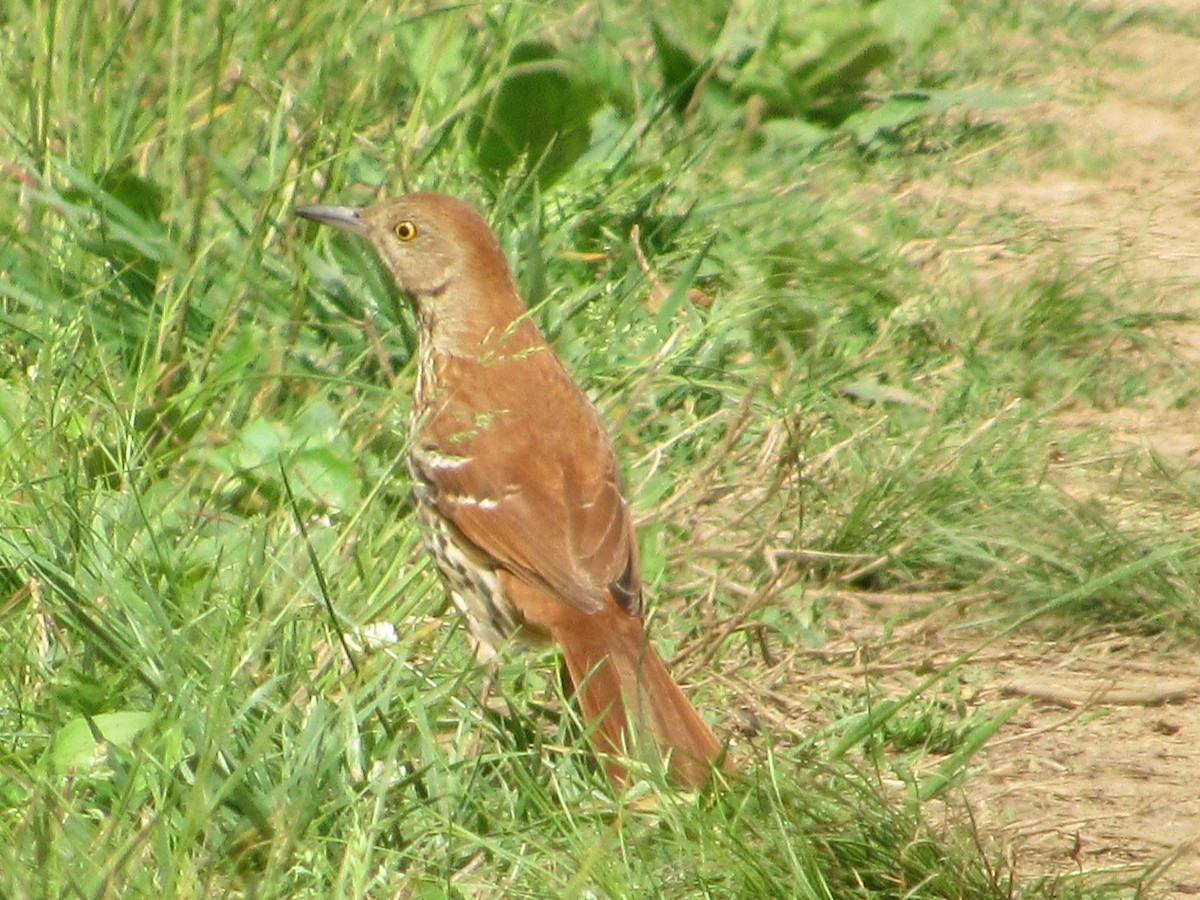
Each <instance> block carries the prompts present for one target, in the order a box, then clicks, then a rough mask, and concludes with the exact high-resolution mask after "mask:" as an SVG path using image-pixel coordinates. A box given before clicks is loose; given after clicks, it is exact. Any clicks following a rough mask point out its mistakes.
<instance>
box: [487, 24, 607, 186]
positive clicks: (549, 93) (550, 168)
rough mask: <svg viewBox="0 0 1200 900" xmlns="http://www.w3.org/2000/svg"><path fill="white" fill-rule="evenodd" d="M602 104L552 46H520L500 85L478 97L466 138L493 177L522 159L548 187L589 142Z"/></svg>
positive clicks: (514, 51) (541, 42)
mask: <svg viewBox="0 0 1200 900" xmlns="http://www.w3.org/2000/svg"><path fill="white" fill-rule="evenodd" d="M599 108H600V96H599V93H598V92H597V91H596V90H595V89H594V88H593V86H592V85H591V84H590V82H589V81H588V79H587V78H586V77H585V76H584V74H583V72H582V71H581V70H580V68H579V67H578V66H576V65H575V64H574V63H572V62H571V61H570V60H568V59H566V58H564V57H562V56H560V55H559V53H558V50H557V49H556V48H555V47H554V45H553V44H550V43H549V42H545V41H533V42H527V43H523V44H518V45H517V46H516V47H515V48H514V49H513V52H512V56H511V58H510V68H509V69H508V71H507V72H506V73H505V75H504V77H503V78H502V79H501V81H500V84H499V86H498V87H497V88H496V89H495V90H494V91H492V92H491V93H489V94H487V95H486V96H485V97H484V98H483V99H482V100H481V101H480V103H479V106H478V108H477V109H476V111H475V116H474V117H473V119H472V120H471V122H470V124H469V126H468V129H467V140H468V141H469V142H470V144H471V146H472V148H473V149H474V151H475V156H476V159H477V160H478V162H479V165H480V166H481V167H482V168H483V169H485V170H486V171H488V172H490V173H491V174H492V175H493V176H495V177H497V178H501V177H503V176H504V175H505V174H507V173H508V172H509V170H511V169H512V168H513V167H514V166H515V165H517V163H518V162H521V161H522V160H524V162H525V164H526V165H527V166H528V167H529V168H530V169H531V170H534V171H535V172H536V177H537V179H538V182H539V183H540V184H541V185H542V186H543V187H545V186H547V185H549V184H551V183H553V182H554V181H556V180H557V179H558V178H559V177H561V176H562V175H563V174H564V173H565V172H566V171H567V170H568V169H570V168H571V166H572V165H573V164H574V163H575V161H576V160H577V159H579V157H580V156H582V155H583V153H584V152H585V151H586V150H587V148H588V147H589V146H590V144H591V126H590V124H589V120H590V119H591V116H592V114H593V113H595V112H596V111H597V110H598V109H599Z"/></svg>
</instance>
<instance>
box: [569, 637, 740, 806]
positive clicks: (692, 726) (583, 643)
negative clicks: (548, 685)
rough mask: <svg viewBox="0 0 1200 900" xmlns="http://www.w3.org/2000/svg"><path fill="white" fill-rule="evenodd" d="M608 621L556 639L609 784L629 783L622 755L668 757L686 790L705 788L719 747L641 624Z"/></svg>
mask: <svg viewBox="0 0 1200 900" xmlns="http://www.w3.org/2000/svg"><path fill="white" fill-rule="evenodd" d="M607 618H608V619H609V621H607V622H604V623H600V622H590V623H588V627H586V628H580V629H578V630H575V629H572V630H571V632H570V633H565V634H564V633H555V635H554V637H555V638H556V639H557V642H558V643H559V645H560V646H561V647H562V650H563V659H564V661H565V662H566V668H567V674H568V675H569V676H570V679H571V682H572V685H574V687H575V690H576V691H577V696H578V697H579V705H580V708H581V710H582V712H583V718H584V721H585V722H586V723H587V725H588V727H589V728H590V729H591V733H592V744H593V745H594V746H595V748H596V751H597V752H598V753H599V754H600V756H601V758H602V759H603V760H604V766H605V769H606V771H607V772H608V777H609V779H610V780H611V781H612V782H613V784H614V785H616V786H618V787H620V786H622V785H623V784H625V782H626V780H627V778H628V775H627V772H626V768H625V766H624V765H622V764H621V758H622V757H630V758H634V759H649V758H654V759H656V760H657V761H659V762H661V761H663V760H664V759H665V762H666V766H667V768H668V771H669V772H670V774H671V777H672V779H673V780H674V781H676V782H677V783H678V784H680V785H682V786H683V787H687V788H698V787H700V786H702V785H703V784H704V783H705V782H706V781H708V779H709V776H710V775H711V774H712V770H713V765H714V763H716V762H717V761H718V760H719V759H720V757H721V755H722V751H721V745H720V743H719V742H718V741H717V739H716V737H715V736H714V735H713V733H712V731H711V730H710V729H709V727H708V726H707V725H705V724H704V720H703V719H701V718H700V715H699V714H698V713H697V712H696V710H695V708H694V707H693V706H692V705H691V703H689V702H688V700H687V698H686V697H685V696H684V695H683V691H681V690H680V689H679V685H677V684H676V683H675V681H674V679H672V678H671V675H670V673H669V672H668V671H667V667H666V666H665V665H664V664H663V661H662V657H660V656H659V655H658V653H657V651H655V649H654V647H653V646H651V644H650V643H649V641H647V640H646V636H645V632H644V629H643V628H642V623H641V620H640V619H638V618H635V617H633V616H628V615H613V616H610V617H607Z"/></svg>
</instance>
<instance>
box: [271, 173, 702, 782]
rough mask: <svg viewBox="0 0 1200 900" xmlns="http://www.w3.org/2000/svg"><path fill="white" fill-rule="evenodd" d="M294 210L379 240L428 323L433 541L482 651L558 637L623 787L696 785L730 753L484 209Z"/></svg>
mask: <svg viewBox="0 0 1200 900" xmlns="http://www.w3.org/2000/svg"><path fill="white" fill-rule="evenodd" d="M295 213H296V214H297V215H298V216H300V217H302V218H304V219H308V220H311V221H313V222H317V223H321V224H323V225H329V226H332V227H334V228H337V229H340V230H341V231H345V232H349V233H350V234H353V235H356V236H357V237H359V238H362V239H364V240H366V241H367V242H368V243H369V244H370V245H371V247H372V248H373V249H374V251H375V253H376V255H377V256H378V258H379V260H380V262H381V263H382V265H383V267H384V268H385V269H386V270H387V272H388V273H390V275H391V277H392V278H393V280H394V281H395V283H396V286H397V287H398V288H399V290H400V291H401V292H402V293H403V294H405V295H406V296H407V297H408V299H409V301H410V302H411V304H412V307H413V310H414V313H415V318H416V322H417V333H418V338H417V367H416V379H415V386H414V392H413V407H412V416H411V435H410V439H409V456H408V465H409V469H410V472H411V475H412V480H413V484H414V489H413V490H414V495H415V501H416V502H415V504H414V506H415V509H416V514H417V516H418V517H419V524H420V526H421V533H422V538H423V543H424V545H425V548H426V549H427V550H428V551H429V553H430V555H431V556H432V558H433V560H434V563H435V567H436V569H437V571H438V573H439V574H440V577H441V580H442V581H443V583H444V585H445V587H446V589H447V592H448V594H449V596H450V599H451V600H452V602H453V604H454V606H455V607H456V608H457V609H458V610H459V611H460V612H461V613H462V614H463V616H464V617H465V619H466V624H467V627H468V630H469V632H470V634H471V636H472V639H473V642H474V644H475V648H476V653H477V656H478V658H479V659H481V660H483V661H487V660H489V659H492V658H493V657H494V656H495V655H496V654H497V652H499V651H500V649H501V647H503V646H505V645H507V644H509V643H510V642H514V641H515V642H518V643H519V642H525V643H528V644H534V645H538V644H540V645H545V644H546V643H552V644H554V645H557V647H558V648H559V651H560V652H561V654H562V660H563V663H564V664H565V665H564V668H565V672H564V682H565V685H564V686H565V687H566V688H567V690H568V691H569V692H570V696H572V697H573V698H574V699H575V700H576V701H577V703H578V707H579V709H580V711H581V713H582V717H583V721H584V724H585V726H586V730H587V733H588V736H589V738H590V741H591V744H592V747H593V749H594V750H595V751H596V753H597V755H598V756H599V758H600V760H601V761H602V764H603V766H604V769H605V772H606V774H607V776H608V778H609V780H610V782H611V783H612V785H613V787H614V789H617V790H621V789H623V788H625V787H627V786H628V785H629V783H630V781H631V774H630V766H629V763H628V761H629V760H640V761H643V762H649V763H652V764H653V765H655V766H657V767H659V768H660V769H662V768H663V767H665V770H666V772H667V773H668V774H669V776H670V778H671V780H672V781H673V782H674V783H676V784H677V785H679V786H682V787H683V788H685V789H697V788H700V787H703V786H704V785H706V784H708V783H709V782H710V779H711V777H712V774H713V772H714V769H715V768H717V767H720V768H725V765H724V752H723V748H722V745H721V744H720V743H719V742H718V740H717V738H716V737H715V736H714V734H713V732H712V730H711V729H710V728H709V727H708V725H707V724H705V722H704V720H703V719H702V718H701V717H700V715H699V713H698V712H697V711H696V709H695V707H693V706H692V704H691V703H690V702H689V701H688V699H687V698H686V697H685V696H684V694H683V692H682V690H681V689H680V687H679V686H678V684H676V682H675V680H674V679H673V678H672V677H671V675H670V673H669V672H668V670H667V667H666V665H665V663H664V662H663V659H662V657H661V656H660V655H659V654H658V652H657V651H656V650H655V648H654V646H653V645H652V644H651V643H650V642H649V641H648V639H647V634H646V627H645V622H644V612H645V608H644V603H643V587H642V577H641V571H640V566H639V561H638V549H637V540H636V536H635V533H634V524H633V518H632V515H631V513H630V508H629V504H628V502H627V501H626V499H625V496H624V494H623V492H622V486H621V479H620V476H619V472H618V467H617V462H616V459H615V456H614V453H613V449H612V445H611V442H610V440H609V437H608V434H607V432H606V430H605V428H604V427H603V425H602V423H601V420H600V417H599V415H598V413H597V411H596V409H595V407H594V406H593V405H592V403H591V402H590V401H589V400H588V398H587V397H586V395H585V394H584V393H583V391H581V390H580V389H579V387H578V386H576V384H575V382H574V381H573V380H572V379H571V377H570V375H569V374H568V373H567V370H566V368H565V367H564V365H563V363H562V362H561V361H560V359H559V358H558V356H557V355H556V354H555V353H554V351H553V350H552V349H551V347H550V345H549V344H548V343H547V341H546V339H545V338H544V337H543V335H542V334H541V332H540V331H539V329H538V327H537V325H536V324H535V322H534V321H533V319H532V317H531V316H530V313H529V309H528V307H527V306H526V304H525V302H524V301H523V299H522V298H521V295H520V293H519V291H518V289H517V287H516V284H515V282H514V280H513V275H512V271H511V270H510V268H509V265H508V262H507V260H506V258H505V255H504V252H503V250H502V249H501V246H500V243H499V241H498V240H497V238H496V236H495V234H494V233H493V232H492V230H491V229H490V228H489V226H488V224H487V222H486V221H485V220H484V218H483V217H482V216H481V215H480V214H479V213H478V212H477V211H476V210H475V209H474V208H473V207H472V206H471V205H470V204H468V203H466V202H464V201H463V200H460V199H458V198H455V197H452V196H449V195H446V194H440V193H432V192H419V193H411V194H407V195H404V196H399V197H395V198H393V199H386V200H380V201H378V202H376V203H374V204H372V205H370V206H367V207H365V208H362V209H356V208H351V207H345V206H328V205H311V206H301V207H297V208H296V210H295Z"/></svg>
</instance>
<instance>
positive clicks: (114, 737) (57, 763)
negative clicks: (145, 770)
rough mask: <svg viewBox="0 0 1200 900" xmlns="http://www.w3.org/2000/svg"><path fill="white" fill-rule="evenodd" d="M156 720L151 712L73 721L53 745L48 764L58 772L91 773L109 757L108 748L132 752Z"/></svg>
mask: <svg viewBox="0 0 1200 900" xmlns="http://www.w3.org/2000/svg"><path fill="white" fill-rule="evenodd" d="M152 721H153V716H152V715H151V714H150V713H148V712H113V713H101V714H99V715H96V716H86V717H83V718H79V719H72V720H71V721H70V722H68V723H67V724H66V725H64V726H63V727H62V728H60V729H59V731H58V734H56V735H55V736H54V741H53V742H52V743H51V744H50V750H49V761H50V763H51V765H52V767H53V769H54V771H56V772H90V771H93V770H95V769H97V768H99V767H100V766H101V765H103V763H104V761H105V760H106V758H107V757H108V752H109V747H110V746H112V747H119V748H121V749H123V750H129V749H131V748H132V747H133V742H134V740H135V739H136V738H137V736H138V735H139V734H141V733H142V732H143V731H144V730H145V729H146V727H147V726H148V725H150V723H151V722H152Z"/></svg>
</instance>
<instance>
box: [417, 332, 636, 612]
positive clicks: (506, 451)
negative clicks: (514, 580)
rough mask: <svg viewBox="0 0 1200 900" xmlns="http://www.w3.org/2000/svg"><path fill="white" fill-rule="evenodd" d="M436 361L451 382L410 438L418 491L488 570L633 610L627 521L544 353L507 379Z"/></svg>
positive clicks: (597, 604) (604, 465)
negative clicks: (421, 486) (484, 561)
mask: <svg viewBox="0 0 1200 900" xmlns="http://www.w3.org/2000/svg"><path fill="white" fill-rule="evenodd" d="M547 362H549V363H553V365H548V364H547ZM443 365H445V366H455V367H457V369H458V371H445V372H443V373H442V377H441V378H440V379H439V380H440V381H441V382H442V383H444V384H447V385H452V386H454V387H453V390H452V391H451V392H448V393H447V394H446V395H445V396H444V397H442V398H440V403H438V402H435V403H434V404H432V405H431V406H430V408H429V411H428V415H427V417H426V419H425V421H424V422H422V423H421V425H420V427H419V429H418V432H417V435H416V436H415V444H414V453H413V461H414V465H415V468H416V470H417V474H418V477H419V478H420V479H421V480H422V481H423V482H425V485H426V487H427V490H428V491H429V494H428V499H429V500H430V501H431V502H433V503H434V504H435V505H436V507H437V509H438V511H439V512H440V513H441V514H442V516H444V517H445V518H446V519H447V520H448V521H449V522H450V523H451V524H452V525H453V527H454V528H455V530H456V531H457V532H458V533H459V535H460V536H461V537H462V538H464V539H465V540H467V541H468V542H469V543H470V544H471V545H472V546H473V547H474V548H475V549H476V550H477V551H478V552H479V553H480V554H481V555H482V556H484V557H485V558H487V559H488V560H490V561H492V563H493V564H495V565H497V566H498V567H502V568H504V569H507V570H508V571H510V572H512V573H513V574H514V575H517V576H518V577H520V578H521V579H522V580H525V581H528V582H530V583H533V584H538V585H541V586H544V587H547V588H549V589H550V590H551V592H552V593H553V594H554V595H555V596H556V597H559V598H561V599H562V600H564V601H566V602H567V603H569V604H570V605H572V606H574V607H576V608H578V609H580V610H582V611H584V612H597V611H599V610H600V609H602V608H603V607H604V605H605V604H606V603H607V602H608V600H609V598H610V597H611V598H612V599H613V600H614V601H616V603H617V604H618V605H619V606H620V607H621V608H622V609H624V610H625V611H626V612H628V613H631V614H633V615H640V614H641V610H642V606H641V593H642V592H641V580H640V574H639V571H638V561H637V546H636V541H635V539H634V532H633V522H632V517H631V516H630V512H629V506H628V504H627V503H626V502H625V499H624V497H623V496H622V493H621V487H620V480H619V477H618V475H617V469H616V462H615V460H614V459H613V454H612V450H611V447H610V445H609V442H608V438H607V437H606V435H605V433H604V430H603V428H602V426H601V424H600V421H599V418H598V417H597V415H596V413H595V410H594V409H593V408H592V406H591V404H590V403H589V402H588V401H587V398H585V397H584V396H583V394H582V393H581V392H580V391H579V389H578V388H576V387H575V385H574V384H573V383H571V381H570V379H569V377H568V376H567V375H566V373H565V372H564V371H563V370H562V368H561V366H560V365H559V364H558V363H557V360H554V358H553V357H552V356H551V355H550V354H549V353H547V354H544V355H542V360H541V361H532V362H530V364H528V365H514V366H512V368H513V371H512V372H511V373H510V374H511V376H512V377H511V378H507V379H506V378H498V377H497V376H498V374H499V373H497V372H496V371H491V372H486V373H485V372H479V371H475V369H477V368H478V366H477V365H475V364H472V363H469V362H466V361H458V360H454V361H448V362H445V363H443ZM514 386H515V387H517V388H519V390H513V387H514Z"/></svg>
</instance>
